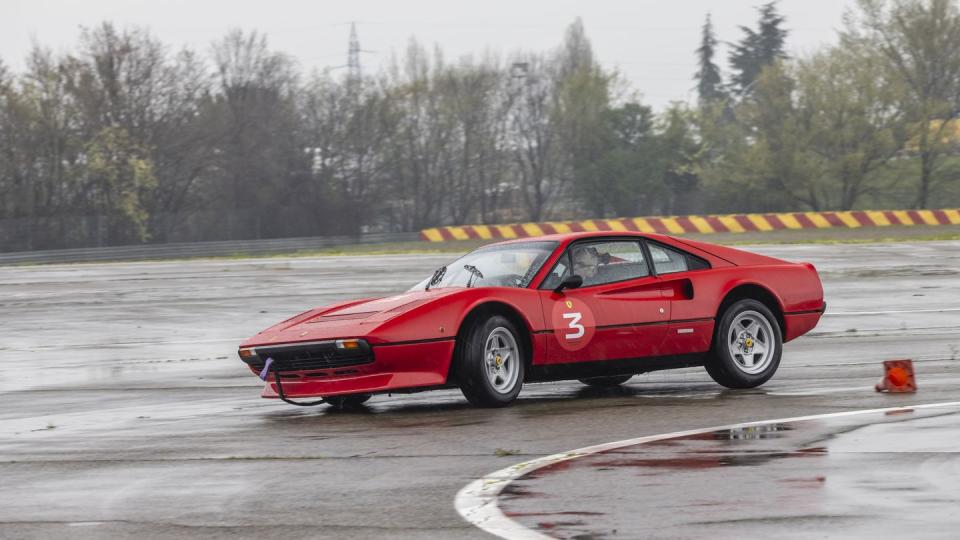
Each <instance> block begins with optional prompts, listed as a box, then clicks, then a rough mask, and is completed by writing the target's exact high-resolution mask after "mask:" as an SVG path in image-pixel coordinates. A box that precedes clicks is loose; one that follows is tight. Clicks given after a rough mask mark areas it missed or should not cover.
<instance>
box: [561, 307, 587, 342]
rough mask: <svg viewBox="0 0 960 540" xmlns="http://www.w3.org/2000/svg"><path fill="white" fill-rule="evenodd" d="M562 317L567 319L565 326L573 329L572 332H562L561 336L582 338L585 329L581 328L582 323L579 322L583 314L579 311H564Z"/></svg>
mask: <svg viewBox="0 0 960 540" xmlns="http://www.w3.org/2000/svg"><path fill="white" fill-rule="evenodd" d="M563 318H564V319H569V323H567V326H569V327H570V329H571V330H573V333H572V334H571V333H567V334H564V335H563V337H565V338H567V339H580V338H582V337H583V335H584V334H585V333H586V330H585V329H584V328H583V325H582V324H580V320H581V319H583V315H582V314H581V313H564V314H563Z"/></svg>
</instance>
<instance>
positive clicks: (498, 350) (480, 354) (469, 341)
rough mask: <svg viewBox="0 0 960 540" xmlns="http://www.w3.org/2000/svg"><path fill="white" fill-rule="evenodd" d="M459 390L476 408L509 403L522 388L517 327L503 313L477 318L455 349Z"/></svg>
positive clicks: (520, 347)
mask: <svg viewBox="0 0 960 540" xmlns="http://www.w3.org/2000/svg"><path fill="white" fill-rule="evenodd" d="M457 369H458V379H459V383H460V390H461V391H462V392H463V395H464V396H465V397H466V398H467V400H468V401H470V403H472V404H473V405H476V406H478V407H503V406H504V405H508V404H509V403H510V402H512V401H513V400H514V399H516V398H517V395H519V394H520V389H521V388H522V387H523V376H524V350H523V341H522V340H521V339H520V334H519V332H518V331H517V328H516V327H515V326H514V324H513V323H512V322H510V320H509V319H507V318H506V317H504V316H502V315H493V316H491V317H489V318H486V319H481V320H478V321H476V322H475V323H474V324H473V326H472V327H471V328H470V329H469V330H468V331H467V333H466V335H465V337H464V342H463V343H462V346H461V347H460V348H459V350H458V357H457Z"/></svg>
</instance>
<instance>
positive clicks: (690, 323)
mask: <svg viewBox="0 0 960 540" xmlns="http://www.w3.org/2000/svg"><path fill="white" fill-rule="evenodd" d="M647 248H648V249H649V252H650V259H651V262H652V263H653V268H654V270H655V272H656V274H657V276H658V277H659V278H660V280H661V281H662V283H663V288H662V291H663V296H664V299H667V300H669V301H670V313H671V317H670V325H669V327H668V328H667V332H666V335H665V336H664V340H663V346H662V348H661V351H662V353H663V355H665V356H669V355H684V354H694V353H702V352H706V351H709V350H710V342H711V338H712V337H713V328H714V320H713V315H714V314H713V313H712V311H711V310H710V309H707V307H708V306H712V305H714V304H712V303H711V302H708V301H706V300H705V299H703V298H697V296H696V293H697V280H698V277H701V278H702V277H703V275H704V274H703V272H706V271H709V269H710V263H708V262H707V261H705V260H703V259H701V258H700V257H697V256H695V255H691V254H690V253H687V252H685V251H681V250H679V249H676V248H673V247H669V246H665V245H663V244H659V243H657V242H653V241H648V242H647Z"/></svg>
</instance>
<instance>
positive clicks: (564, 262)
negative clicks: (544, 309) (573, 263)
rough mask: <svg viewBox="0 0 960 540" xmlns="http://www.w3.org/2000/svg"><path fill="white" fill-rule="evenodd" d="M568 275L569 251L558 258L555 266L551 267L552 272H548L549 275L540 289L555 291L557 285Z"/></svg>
mask: <svg viewBox="0 0 960 540" xmlns="http://www.w3.org/2000/svg"><path fill="white" fill-rule="evenodd" d="M568 275H570V253H569V251H568V252H567V253H564V254H563V255H562V256H561V257H560V259H559V260H558V261H557V264H555V265H553V270H550V273H549V274H547V279H545V280H543V285H541V286H540V288H541V289H556V288H557V285H559V284H560V282H561V281H563V280H564V279H566V277H567V276H568Z"/></svg>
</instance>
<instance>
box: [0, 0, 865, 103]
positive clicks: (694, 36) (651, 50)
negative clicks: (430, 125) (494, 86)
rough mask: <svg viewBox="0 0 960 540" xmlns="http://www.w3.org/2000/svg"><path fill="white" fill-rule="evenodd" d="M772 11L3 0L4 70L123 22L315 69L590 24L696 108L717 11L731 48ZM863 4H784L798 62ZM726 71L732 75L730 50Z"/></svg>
mask: <svg viewBox="0 0 960 540" xmlns="http://www.w3.org/2000/svg"><path fill="white" fill-rule="evenodd" d="M761 3H763V0H722V1H720V0H713V1H710V0H660V1H657V0H616V1H615V0H592V1H575V0H479V1H473V2H463V1H457V0H396V1H391V0H345V1H344V0H314V1H312V2H307V1H294V0H260V1H250V0H0V59H2V60H3V61H4V63H6V64H7V65H9V66H11V67H13V68H15V69H20V68H21V67H22V66H23V58H24V56H25V54H26V52H27V50H28V49H29V48H30V45H31V42H32V41H33V40H36V41H39V42H40V43H41V44H44V45H47V46H50V47H53V48H54V49H56V50H60V51H67V50H69V49H70V48H71V47H72V46H73V44H74V43H75V42H76V38H77V36H78V34H79V32H80V28H81V27H83V26H92V25H95V24H97V23H99V22H100V21H104V20H109V21H113V22H114V23H116V24H117V25H119V26H126V25H140V26H148V27H149V28H150V29H151V30H152V32H153V33H154V35H156V36H157V37H159V38H160V39H162V40H163V41H164V42H166V43H167V44H169V45H173V46H176V47H179V46H184V45H188V46H191V47H193V48H197V49H200V50H202V51H204V52H207V51H209V44H210V42H211V41H213V40H214V39H216V38H218V37H220V36H222V35H223V34H224V33H225V32H226V31H227V30H229V29H231V28H238V27H239V28H244V29H257V30H260V31H262V32H265V33H266V34H267V35H268V36H269V40H270V44H271V46H272V47H274V48H276V49H278V50H281V51H283V52H286V53H288V54H291V55H292V56H294V57H295V58H296V59H297V60H298V61H299V62H300V65H301V67H303V68H305V69H306V70H309V69H312V68H314V67H317V68H323V67H326V66H337V65H341V64H344V63H345V62H346V49H347V37H348V33H349V25H348V22H349V21H357V23H358V25H357V28H358V32H359V35H360V43H361V46H362V47H363V48H364V49H367V50H370V51H373V52H371V53H366V54H364V55H363V57H362V62H363V66H364V69H365V70H371V69H375V68H376V67H377V66H378V65H379V64H380V63H382V62H384V61H386V59H387V58H388V57H389V55H390V52H391V51H401V50H402V49H403V48H404V47H405V44H406V43H407V40H408V39H409V38H410V37H411V36H416V37H417V38H418V39H419V40H420V41H421V42H423V43H425V44H428V45H431V44H434V43H437V44H439V45H440V46H441V47H442V48H443V49H444V51H446V54H447V57H448V58H450V59H454V58H456V57H458V56H461V55H464V54H468V53H471V52H473V53H480V52H483V51H484V50H485V49H488V48H489V49H492V50H494V51H499V52H502V53H509V52H512V51H515V50H519V49H523V50H538V51H539V50H548V49H551V48H553V47H556V46H557V45H558V44H559V43H560V40H561V38H562V36H563V31H564V28H565V27H566V26H567V25H568V24H569V23H570V22H571V21H572V20H573V19H574V18H575V17H577V16H579V17H582V18H583V21H584V25H585V26H586V30H587V35H588V36H589V37H590V39H591V40H592V41H593V45H594V50H595V52H596V54H597V56H598V57H599V59H600V61H601V62H602V63H603V64H604V65H607V66H611V67H612V66H615V67H617V68H618V69H619V70H620V72H621V73H622V74H623V75H624V76H625V77H626V78H627V79H628V80H629V81H630V83H631V84H632V86H633V87H634V88H635V89H636V90H638V91H639V92H640V93H641V94H642V95H643V96H644V101H646V102H647V103H650V104H652V105H654V106H656V107H658V108H659V107H662V106H663V105H665V104H666V103H668V102H669V101H671V100H676V99H688V98H691V97H693V92H692V86H693V84H694V83H693V81H692V80H691V75H692V74H693V73H694V71H695V70H696V64H695V57H694V52H693V51H694V49H695V48H696V47H697V46H698V44H699V39H700V35H699V33H700V26H701V25H702V23H703V18H704V16H705V15H706V13H707V12H708V11H709V12H711V13H712V14H713V20H714V24H715V25H716V29H717V33H718V37H719V39H720V40H721V41H734V40H736V39H738V38H739V37H740V31H739V29H738V28H737V26H738V25H741V24H748V25H753V24H754V23H755V20H756V12H755V11H754V9H753V8H754V6H757V5H759V4H761ZM852 5H853V1H852V0H781V2H780V10H781V12H782V13H783V14H784V15H785V16H786V17H787V28H788V29H789V30H790V36H789V38H788V48H789V51H790V52H791V54H794V55H797V54H804V53H806V52H810V51H812V50H814V49H816V48H817V47H818V46H820V45H822V44H825V43H831V42H833V41H834V40H835V39H836V31H837V29H839V28H840V27H841V25H842V16H843V13H844V11H845V9H847V8H848V7H850V6H852ZM721 60H722V63H721V67H723V68H726V51H725V50H724V51H722V58H721Z"/></svg>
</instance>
